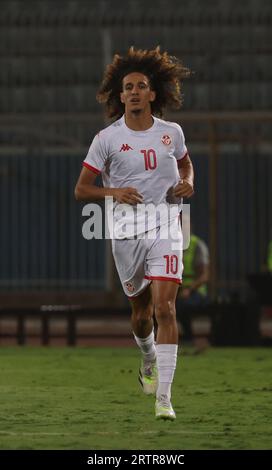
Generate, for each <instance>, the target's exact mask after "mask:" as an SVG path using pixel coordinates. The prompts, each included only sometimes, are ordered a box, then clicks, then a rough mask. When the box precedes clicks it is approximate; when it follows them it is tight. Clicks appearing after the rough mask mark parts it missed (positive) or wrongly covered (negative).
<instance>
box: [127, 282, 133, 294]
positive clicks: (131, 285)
mask: <svg viewBox="0 0 272 470" xmlns="http://www.w3.org/2000/svg"><path fill="white" fill-rule="evenodd" d="M125 287H126V289H127V290H128V291H129V292H134V291H135V287H134V285H133V284H132V282H125Z"/></svg>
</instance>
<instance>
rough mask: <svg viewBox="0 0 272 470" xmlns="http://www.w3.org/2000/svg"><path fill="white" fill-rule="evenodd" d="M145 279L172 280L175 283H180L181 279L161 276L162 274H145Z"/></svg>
mask: <svg viewBox="0 0 272 470" xmlns="http://www.w3.org/2000/svg"><path fill="white" fill-rule="evenodd" d="M144 278H145V279H150V280H151V281H173V282H176V283H177V284H181V283H182V280H181V279H179V278H178V277H163V276H145V277H144Z"/></svg>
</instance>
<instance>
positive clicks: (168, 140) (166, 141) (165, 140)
mask: <svg viewBox="0 0 272 470" xmlns="http://www.w3.org/2000/svg"><path fill="white" fill-rule="evenodd" d="M161 141H162V143H163V144H164V145H170V144H171V142H172V140H171V137H170V136H169V135H163V136H162V138H161Z"/></svg>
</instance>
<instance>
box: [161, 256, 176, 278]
mask: <svg viewBox="0 0 272 470" xmlns="http://www.w3.org/2000/svg"><path fill="white" fill-rule="evenodd" d="M164 259H165V262H166V274H177V272H178V257H177V255H164Z"/></svg>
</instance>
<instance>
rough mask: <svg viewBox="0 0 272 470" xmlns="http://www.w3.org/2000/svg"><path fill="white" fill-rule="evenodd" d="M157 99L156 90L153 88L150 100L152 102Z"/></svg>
mask: <svg viewBox="0 0 272 470" xmlns="http://www.w3.org/2000/svg"><path fill="white" fill-rule="evenodd" d="M155 99H156V92H155V91H154V90H151V91H150V99H149V101H150V102H153V101H155Z"/></svg>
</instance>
